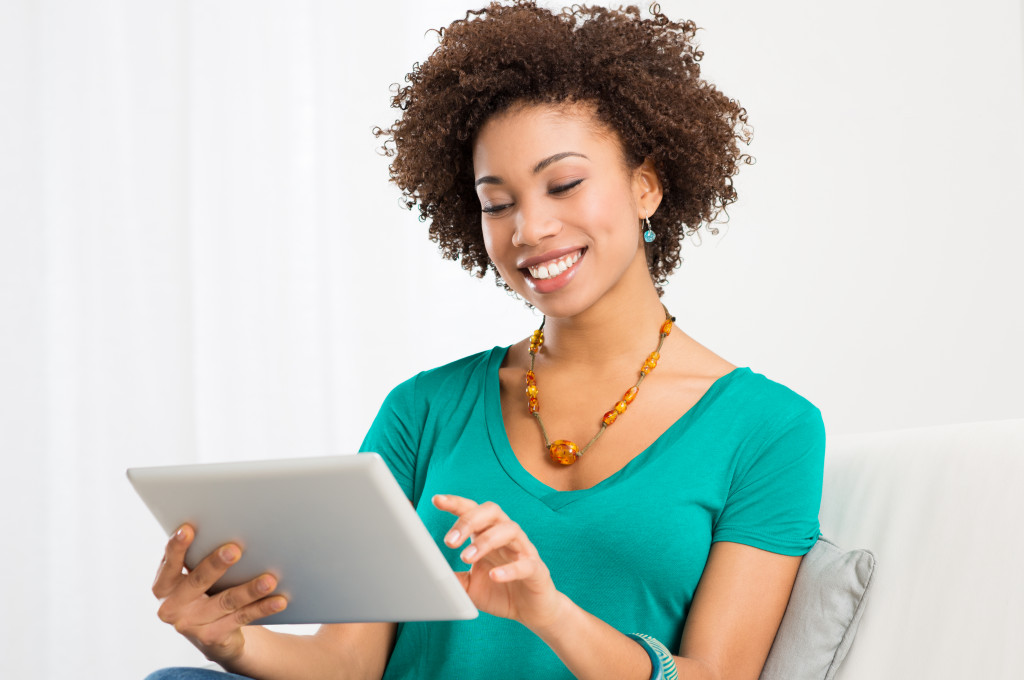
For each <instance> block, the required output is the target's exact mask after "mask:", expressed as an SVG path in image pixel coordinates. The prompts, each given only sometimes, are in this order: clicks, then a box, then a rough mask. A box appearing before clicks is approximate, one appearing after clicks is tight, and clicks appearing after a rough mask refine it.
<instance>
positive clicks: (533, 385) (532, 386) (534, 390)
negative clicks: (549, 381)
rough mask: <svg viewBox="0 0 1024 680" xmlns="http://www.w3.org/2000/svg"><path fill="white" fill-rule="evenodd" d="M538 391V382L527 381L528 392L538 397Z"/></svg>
mask: <svg viewBox="0 0 1024 680" xmlns="http://www.w3.org/2000/svg"><path fill="white" fill-rule="evenodd" d="M537 391H538V390H537V384H536V383H527V384H526V393H527V394H529V395H530V396H531V397H536V396H537Z"/></svg>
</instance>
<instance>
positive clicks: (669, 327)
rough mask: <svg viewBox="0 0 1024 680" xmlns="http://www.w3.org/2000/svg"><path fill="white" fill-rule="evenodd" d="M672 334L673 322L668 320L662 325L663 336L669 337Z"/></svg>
mask: <svg viewBox="0 0 1024 680" xmlns="http://www.w3.org/2000/svg"><path fill="white" fill-rule="evenodd" d="M671 332H672V322H671V321H669V320H668V319H666V320H665V323H663V324H661V334H662V335H668V334H669V333H671Z"/></svg>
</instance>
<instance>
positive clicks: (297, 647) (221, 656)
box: [153, 525, 396, 680]
mask: <svg viewBox="0 0 1024 680" xmlns="http://www.w3.org/2000/svg"><path fill="white" fill-rule="evenodd" d="M194 539H195V531H194V530H193V529H192V527H190V526H188V525H186V526H183V527H182V528H181V529H179V530H178V531H177V532H176V533H175V534H174V536H172V537H171V539H170V540H169V541H168V542H167V547H166V549H165V551H164V559H163V561H162V562H161V564H160V568H159V570H158V571H157V575H156V580H155V581H154V583H153V594H154V595H155V596H156V597H157V598H158V599H159V600H160V601H161V603H160V608H159V611H158V615H159V616H160V619H161V620H162V621H164V622H166V623H169V624H171V625H173V626H174V628H175V630H177V631H178V632H179V633H181V634H182V635H183V636H185V637H186V638H187V639H188V640H189V642H191V643H192V644H194V645H195V646H196V647H197V648H198V649H199V650H200V651H201V652H202V653H203V654H204V655H205V656H206V658H208V659H210V660H211V661H216V662H217V663H219V664H220V665H222V666H224V667H225V668H226V669H228V670H230V671H233V672H236V673H240V674H242V675H248V676H249V677H252V678H257V679H259V680H279V679H280V680H285V679H287V678H302V679H306V678H311V679H316V678H339V679H344V680H379V678H380V677H381V676H382V675H383V674H384V667H385V666H386V665H387V661H388V657H389V655H390V653H391V648H392V646H393V644H394V638H395V630H396V626H395V624H393V623H346V624H332V625H325V626H322V627H321V628H320V630H319V631H318V632H317V634H316V635H312V636H299V635H288V634H284V633H276V632H273V631H270V630H267V629H266V628H261V627H259V626H247V624H249V623H250V622H252V621H255V620H257V619H259V618H262V617H264V616H268V615H270V614H272V613H274V612H277V611H281V610H283V609H284V608H285V607H286V606H287V602H286V601H285V599H284V598H283V597H281V596H280V595H275V594H274V589H275V588H276V587H277V583H276V580H275V579H274V577H273V575H271V574H263V575H261V576H259V577H257V578H255V579H252V580H251V581H249V582H248V583H243V584H242V585H239V586H235V587H233V588H228V589H227V590H224V591H223V592H220V593H218V594H216V595H207V594H206V592H207V591H208V590H209V589H210V587H211V586H212V585H213V584H214V583H216V582H217V580H218V579H220V577H221V576H223V575H224V573H225V572H226V571H227V570H228V569H229V568H230V567H231V565H233V564H235V563H237V562H238V560H239V559H241V557H242V551H241V549H240V548H239V547H238V546H237V545H233V544H228V545H225V546H222V547H220V548H219V549H218V550H216V551H214V552H213V553H211V554H210V555H208V556H207V557H206V558H204V559H203V560H202V561H201V562H200V563H199V564H198V565H196V568H195V569H193V570H191V571H190V572H188V573H185V571H184V560H185V551H186V550H187V549H188V546H189V545H190V544H191V543H192V541H193V540H194Z"/></svg>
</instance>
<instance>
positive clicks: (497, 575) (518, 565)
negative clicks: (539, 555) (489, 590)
mask: <svg viewBox="0 0 1024 680" xmlns="http://www.w3.org/2000/svg"><path fill="white" fill-rule="evenodd" d="M540 565H541V563H540V562H539V561H538V560H535V559H533V558H531V557H520V558H519V559H518V560H516V561H514V562H509V563H507V564H503V565H501V566H500V567H495V568H494V569H491V570H490V571H489V572H488V574H487V575H488V576H490V577H491V580H492V581H496V582H497V583H508V582H509V581H525V580H527V579H529V578H533V577H534V576H536V575H538V574H539V573H540V571H541V568H540Z"/></svg>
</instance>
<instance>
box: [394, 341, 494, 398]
mask: <svg viewBox="0 0 1024 680" xmlns="http://www.w3.org/2000/svg"><path fill="white" fill-rule="evenodd" d="M507 350H508V347H492V348H491V349H487V350H483V351H481V352H476V353H475V354H470V355H468V356H464V357H462V358H460V359H455V360H454V361H450V362H448V363H445V364H442V365H440V366H435V367H433V368H428V369H425V370H423V371H420V372H419V373H416V374H415V375H413V376H411V377H410V378H407V379H406V380H404V381H402V382H401V383H399V384H398V385H397V386H396V387H395V388H394V389H393V390H392V395H393V396H399V395H402V396H408V397H411V396H413V395H414V394H418V395H422V396H424V397H429V396H431V395H439V394H444V393H445V391H446V390H448V389H449V388H450V386H451V385H452V384H459V385H479V386H482V385H483V384H484V380H485V378H486V375H487V371H488V367H490V366H492V365H493V363H494V362H498V363H499V364H500V363H501V359H502V357H503V356H504V355H505V352H506V351H507Z"/></svg>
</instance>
